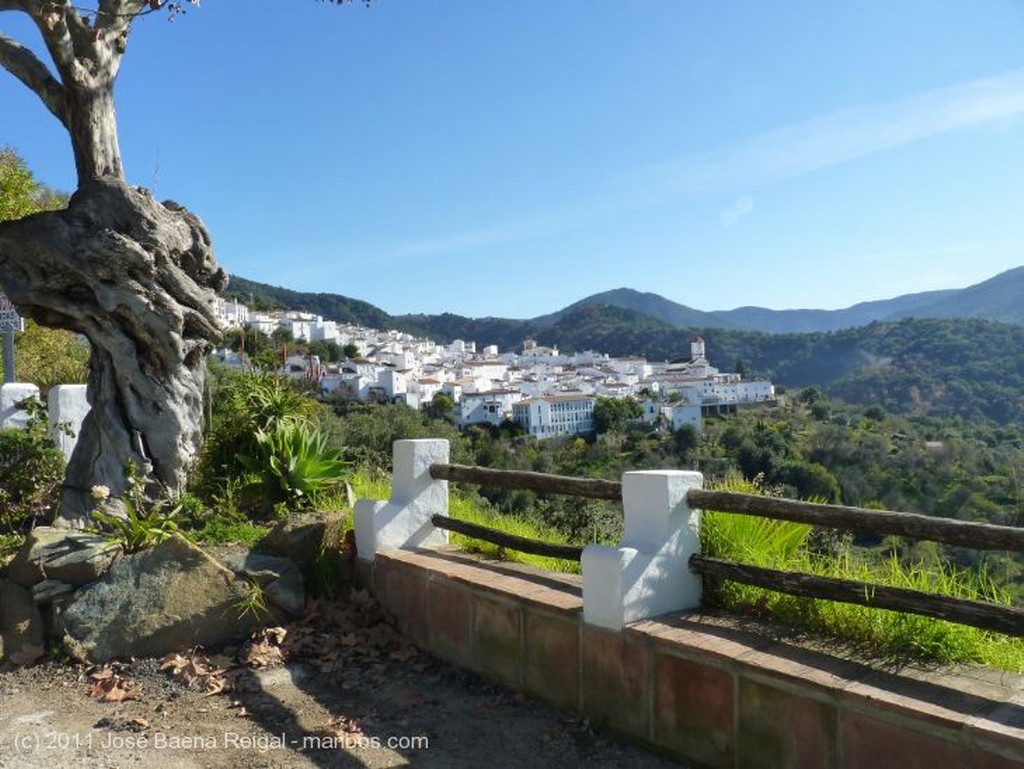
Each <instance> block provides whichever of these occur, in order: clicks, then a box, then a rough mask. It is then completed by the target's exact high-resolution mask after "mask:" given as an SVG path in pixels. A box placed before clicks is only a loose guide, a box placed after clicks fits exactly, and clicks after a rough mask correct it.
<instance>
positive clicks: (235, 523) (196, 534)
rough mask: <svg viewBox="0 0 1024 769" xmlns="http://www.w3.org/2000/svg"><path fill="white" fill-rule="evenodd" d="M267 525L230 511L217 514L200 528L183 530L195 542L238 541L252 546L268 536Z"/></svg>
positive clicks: (213, 543) (216, 543) (229, 542)
mask: <svg viewBox="0 0 1024 769" xmlns="http://www.w3.org/2000/svg"><path fill="white" fill-rule="evenodd" d="M268 531H269V529H268V528H267V527H266V526H260V525H259V524H256V523H252V522H250V521H249V520H248V519H245V518H242V519H239V518H237V517H235V516H232V515H231V514H230V512H229V513H228V514H225V515H216V516H213V517H211V518H209V519H208V520H206V521H204V522H203V523H202V524H201V525H200V526H199V527H198V528H193V529H190V530H188V531H185V532H183V533H184V534H185V535H186V536H187V537H188V538H189V539H191V540H192V541H194V542H201V543H203V544H207V545H225V544H232V543H237V544H240V545H245V546H246V547H252V546H253V545H255V544H256V543H257V542H259V541H260V540H261V539H263V537H265V536H266V534H267V532H268Z"/></svg>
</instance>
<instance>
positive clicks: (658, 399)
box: [217, 299, 775, 438]
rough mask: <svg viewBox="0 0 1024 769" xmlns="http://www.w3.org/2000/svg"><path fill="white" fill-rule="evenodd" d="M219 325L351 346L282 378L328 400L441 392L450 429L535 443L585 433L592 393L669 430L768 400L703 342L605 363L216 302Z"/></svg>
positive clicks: (527, 346)
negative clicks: (673, 353) (513, 430)
mask: <svg viewBox="0 0 1024 769" xmlns="http://www.w3.org/2000/svg"><path fill="white" fill-rule="evenodd" d="M219 314H220V318H221V322H222V324H223V325H224V328H225V329H230V328H239V329H256V330H258V331H261V332H263V333H265V334H270V333H272V332H273V331H275V330H276V329H285V330H286V331H287V332H289V333H290V334H291V337H292V338H293V339H295V340H296V341H305V342H316V341H325V342H335V343H336V344H338V345H340V346H345V345H350V344H351V345H355V346H356V347H357V348H358V349H359V350H360V357H359V358H356V359H348V360H343V361H342V362H340V363H337V364H322V363H321V361H320V360H319V359H318V358H317V357H316V356H308V357H304V356H300V355H294V356H291V357H289V358H287V359H286V360H285V361H284V368H283V370H284V372H285V373H287V374H288V375H290V376H293V377H296V378H304V379H307V380H310V381H313V382H315V383H316V384H317V385H318V387H319V389H320V392H321V393H323V394H324V396H325V397H327V398H334V399H354V400H360V401H389V402H392V403H404V404H406V405H408V406H410V407H412V408H422V407H425V406H427V405H428V404H430V403H431V402H432V401H433V398H434V396H435V395H437V394H438V393H444V394H446V395H447V396H448V397H449V398H451V401H452V402H453V403H454V404H455V420H456V425H457V426H458V427H460V428H462V427H466V426H468V425H472V424H480V423H487V424H491V425H500V424H501V423H502V422H505V421H506V420H511V421H513V422H515V423H517V424H519V425H520V426H521V427H522V428H523V430H524V431H525V432H526V433H527V434H529V435H533V436H536V437H537V438H553V437H556V436H562V435H574V434H578V433H586V432H592V431H593V430H594V419H593V417H594V406H595V404H596V403H597V399H598V398H599V397H607V398H623V397H627V396H629V397H634V398H636V399H637V400H639V401H640V402H641V403H642V405H643V419H644V421H645V422H648V423H650V424H652V425H658V426H663V427H666V428H668V429H671V430H678V429H679V428H681V427H682V426H683V425H693V426H694V427H695V428H696V429H697V430H698V431H699V430H700V428H701V417H702V416H703V415H706V414H709V413H729V412H731V411H735V410H736V409H737V408H739V407H742V406H746V405H754V404H763V403H767V402H772V401H774V400H775V387H774V386H773V385H772V383H771V382H769V381H744V380H743V378H742V377H741V376H740V375H739V374H736V373H721V372H719V370H718V369H717V368H715V367H714V366H712V365H711V364H710V363H709V362H708V360H707V358H706V357H705V350H704V340H703V339H702V338H701V337H699V336H698V337H694V338H693V339H692V340H691V342H690V359H689V360H688V361H687V362H684V363H671V364H670V363H667V362H653V361H648V360H646V359H644V358H642V357H628V358H612V357H609V356H608V355H606V354H603V353H598V352H593V351H586V352H580V353H572V354H562V353H560V352H559V351H558V349H557V348H551V347H543V346H540V345H538V344H537V343H536V342H534V341H533V340H525V341H524V343H523V347H522V349H521V350H519V351H518V352H501V351H499V350H498V348H497V347H496V346H495V345H487V346H485V347H483V348H481V349H479V350H478V349H477V346H476V343H475V342H467V341H463V340H460V339H456V340H454V341H452V342H451V343H449V344H447V345H440V344H437V343H436V342H433V341H431V340H429V339H422V338H417V337H414V336H412V335H411V334H407V333H404V332H401V331H393V330H392V331H381V330H375V329H369V328H364V327H361V326H353V325H348V324H342V323H337V322H335V321H330V320H324V319H323V318H322V317H321V316H319V315H313V314H310V313H305V312H297V311H286V312H269V313H263V312H251V311H250V309H249V308H248V307H247V306H246V305H244V304H241V303H238V302H235V301H231V300H223V299H222V300H220V302H219ZM217 357H218V358H219V360H220V361H221V362H222V363H225V364H227V365H236V366H241V365H243V364H244V360H243V358H242V357H241V356H240V355H238V354H237V353H232V352H230V351H227V350H221V351H219V352H218V353H217Z"/></svg>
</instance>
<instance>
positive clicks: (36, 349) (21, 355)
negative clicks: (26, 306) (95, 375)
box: [14, 319, 89, 392]
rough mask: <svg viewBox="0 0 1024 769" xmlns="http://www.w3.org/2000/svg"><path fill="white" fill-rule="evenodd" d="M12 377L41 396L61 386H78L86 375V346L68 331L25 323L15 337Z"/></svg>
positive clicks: (28, 321) (87, 364)
mask: <svg viewBox="0 0 1024 769" xmlns="http://www.w3.org/2000/svg"><path fill="white" fill-rule="evenodd" d="M14 351H15V356H14V369H15V372H14V375H15V378H16V379H17V381H19V382H31V383H32V384H34V385H36V386H37V387H38V388H39V390H40V391H41V392H48V391H49V390H50V388H51V387H54V386H55V385H60V384H81V383H84V382H85V381H86V379H87V377H88V375H89V345H88V343H87V342H84V341H82V340H80V339H79V338H78V337H77V336H76V335H75V334H73V333H71V332H70V331H64V330H62V329H56V328H46V327H44V326H40V325H39V324H38V323H36V322H35V321H33V320H31V319H26V321H25V330H24V331H22V332H20V333H17V334H15V336H14Z"/></svg>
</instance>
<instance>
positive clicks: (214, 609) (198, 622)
mask: <svg viewBox="0 0 1024 769" xmlns="http://www.w3.org/2000/svg"><path fill="white" fill-rule="evenodd" d="M248 597H249V585H248V584H247V583H246V582H245V581H244V580H240V579H237V578H236V576H235V573H234V572H232V571H231V570H230V569H228V568H226V567H224V566H223V565H221V564H220V563H218V562H217V561H216V560H214V559H213V558H212V557H211V556H209V555H207V554H206V553H205V552H203V551H202V550H201V549H199V548H198V547H196V546H195V545H193V544H191V543H190V542H188V541H187V540H185V539H184V538H183V537H180V536H174V537H171V538H169V539H166V540H164V541H163V542H161V543H160V544H158V545H156V546H155V547H153V548H151V549H149V550H145V551H142V552H140V553H133V554H131V555H126V556H124V557H122V558H120V559H119V560H117V561H116V562H115V563H114V565H113V566H111V567H110V570H109V571H107V573H106V574H104V575H103V576H102V577H100V579H99V580H97V581H96V582H94V583H92V584H91V585H87V586H86V587H84V588H82V589H80V590H79V591H78V592H77V593H75V595H74V596H73V597H72V598H71V599H70V600H69V601H68V604H67V607H66V608H65V609H64V611H63V622H64V627H65V630H66V635H65V639H64V640H65V646H66V648H67V649H68V652H69V653H70V654H72V656H74V657H76V658H78V659H88V660H91V661H93V662H107V661H109V660H112V659H115V658H118V657H145V656H161V655H164V654H167V653H168V652H171V651H178V650H181V649H186V648H189V647H192V646H196V645H202V646H217V645H220V644H223V643H226V642H228V641H234V640H239V639H241V638H244V637H245V636H246V635H248V634H249V633H250V632H251V631H252V630H253V629H254V628H255V627H256V625H257V623H258V622H259V621H260V619H261V618H260V617H256V616H253V615H252V613H251V612H244V611H243V609H244V607H245V604H246V599H247V598H248Z"/></svg>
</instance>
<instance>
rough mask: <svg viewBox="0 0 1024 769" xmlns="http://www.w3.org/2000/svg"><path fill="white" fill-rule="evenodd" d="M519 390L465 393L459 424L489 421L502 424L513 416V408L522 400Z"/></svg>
mask: <svg viewBox="0 0 1024 769" xmlns="http://www.w3.org/2000/svg"><path fill="white" fill-rule="evenodd" d="M522 398H523V394H522V393H521V392H519V391H518V390H490V391H488V392H479V393H463V395H462V400H460V401H459V408H458V426H459V427H465V426H466V425H472V424H478V423H480V422H487V423H489V424H492V425H500V424H501V423H502V422H503V421H504V420H506V419H510V418H511V417H512V409H513V407H514V405H515V404H516V403H518V402H519V401H520V400H522Z"/></svg>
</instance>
